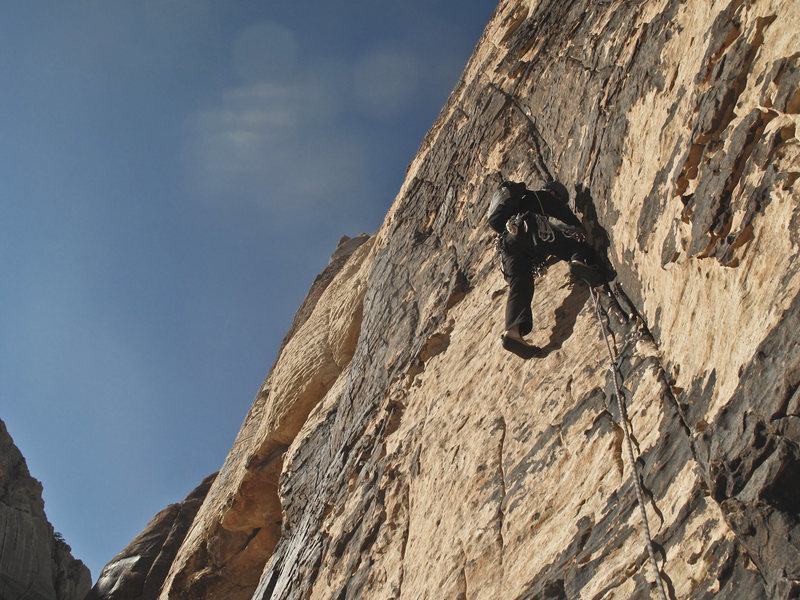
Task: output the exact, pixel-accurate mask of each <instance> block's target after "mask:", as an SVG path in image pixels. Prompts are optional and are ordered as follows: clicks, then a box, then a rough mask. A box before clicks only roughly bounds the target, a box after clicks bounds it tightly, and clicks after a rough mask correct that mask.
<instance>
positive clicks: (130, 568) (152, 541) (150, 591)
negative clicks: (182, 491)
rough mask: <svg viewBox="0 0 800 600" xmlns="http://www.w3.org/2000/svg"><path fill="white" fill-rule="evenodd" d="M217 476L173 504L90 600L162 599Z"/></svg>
mask: <svg viewBox="0 0 800 600" xmlns="http://www.w3.org/2000/svg"><path fill="white" fill-rule="evenodd" d="M216 476H217V474H216V473H214V474H213V475H209V476H208V477H206V478H205V479H204V480H203V482H202V483H201V484H200V485H199V486H198V487H197V488H196V489H194V490H193V491H192V492H191V493H190V494H189V495H188V496H186V498H185V499H184V500H183V502H180V503H177V504H170V505H169V506H168V507H167V508H165V509H164V510H162V511H161V512H160V513H158V514H157V515H156V516H155V517H153V519H152V520H151V521H150V523H148V524H147V527H146V528H145V530H144V531H143V532H142V533H140V534H139V535H138V536H136V538H135V539H134V540H133V541H132V542H131V543H130V544H128V546H127V547H126V548H125V549H124V550H123V551H122V552H120V553H119V554H118V555H117V556H115V557H114V558H113V559H112V560H111V562H109V563H108V564H107V565H106V566H105V567H103V570H102V571H101V572H100V576H99V577H98V578H97V583H95V585H94V587H93V588H92V590H91V591H90V592H89V594H88V595H87V596H86V600H97V599H99V598H107V599H109V600H112V599H113V600H133V599H134V598H141V599H145V598H150V599H154V598H157V597H158V593H159V591H160V589H161V584H162V583H164V579H165V578H166V576H167V573H168V572H169V568H170V565H171V564H172V561H173V560H174V559H175V555H176V554H177V552H178V548H179V547H180V545H181V543H182V542H183V539H184V538H185V537H186V532H187V531H188V530H189V526H190V525H191V524H192V521H193V520H194V517H195V515H196V514H197V510H198V509H199V508H200V505H201V504H202V503H203V500H204V499H205V497H206V494H207V493H208V489H209V488H210V487H211V484H212V483H213V482H214V479H215V478H216Z"/></svg>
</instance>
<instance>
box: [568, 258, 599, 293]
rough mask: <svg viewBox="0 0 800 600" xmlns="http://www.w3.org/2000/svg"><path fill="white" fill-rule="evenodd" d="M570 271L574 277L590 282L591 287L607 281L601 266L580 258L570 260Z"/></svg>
mask: <svg viewBox="0 0 800 600" xmlns="http://www.w3.org/2000/svg"><path fill="white" fill-rule="evenodd" d="M569 272H570V274H571V275H572V277H573V278H575V279H579V280H582V281H585V282H586V283H587V284H589V287H597V286H599V285H602V284H603V283H605V281H606V278H605V277H604V276H603V271H602V269H601V268H600V267H598V266H597V265H592V264H589V263H587V262H586V261H583V260H580V259H578V258H573V259H571V260H570V261H569Z"/></svg>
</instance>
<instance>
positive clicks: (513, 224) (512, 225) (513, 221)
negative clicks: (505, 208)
mask: <svg viewBox="0 0 800 600" xmlns="http://www.w3.org/2000/svg"><path fill="white" fill-rule="evenodd" d="M506 231H507V232H508V233H510V234H511V235H517V233H519V227H518V226H517V218H516V217H511V218H510V219H509V220H508V221H506Z"/></svg>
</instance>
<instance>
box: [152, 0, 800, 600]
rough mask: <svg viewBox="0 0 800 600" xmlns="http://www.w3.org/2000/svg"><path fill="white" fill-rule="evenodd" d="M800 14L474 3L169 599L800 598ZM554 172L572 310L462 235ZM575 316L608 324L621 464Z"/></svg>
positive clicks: (746, 4) (752, 7) (261, 399)
mask: <svg viewBox="0 0 800 600" xmlns="http://www.w3.org/2000/svg"><path fill="white" fill-rule="evenodd" d="M798 31H800V11H798V10H797V7H796V3H795V2H794V0H751V1H747V0H725V1H714V0H708V1H702V2H701V1H700V0H686V1H678V0H653V1H651V2H629V1H622V0H606V1H602V2H601V1H596V2H589V1H579V0H574V1H566V2H562V1H558V2H557V1H555V0H551V1H545V0H543V1H539V2H537V1H533V0H530V1H524V0H503V1H501V2H500V4H499V5H498V8H497V10H496V12H495V15H494V17H493V18H492V20H491V21H490V23H489V24H488V26H487V28H486V31H485V32H484V34H483V36H482V38H481V40H480V42H479V43H478V45H477V47H476V49H475V52H474V54H473V56H472V58H471V59H470V62H469V63H468V65H467V68H466V70H465V72H464V75H463V77H462V79H461V81H460V82H459V84H458V85H457V87H456V88H455V90H454V91H453V93H452V95H451V97H450V99H449V100H448V102H447V104H446V105H445V107H444V108H443V110H442V112H441V114H440V116H439V119H438V120H437V122H436V123H435V125H434V127H433V128H432V129H431V131H430V132H429V133H428V135H427V136H426V138H425V140H424V141H423V144H422V146H421V148H420V151H419V153H418V155H417V157H416V158H415V160H414V161H413V163H412V164H411V165H410V166H409V168H408V171H407V178H406V181H405V183H404V184H403V186H402V188H401V190H400V192H399V194H398V196H397V199H396V201H395V203H394V205H393V206H392V208H391V210H390V211H389V213H388V215H387V216H386V219H385V221H384V223H383V225H382V226H381V228H380V229H379V231H378V232H377V233H376V234H375V235H373V236H372V237H371V238H370V239H369V240H368V241H366V242H364V243H362V244H361V245H359V246H358V248H356V249H354V250H353V251H352V253H351V254H349V255H348V256H347V258H346V260H345V259H344V257H343V256H340V257H339V258H340V260H339V261H338V263H337V267H336V269H335V272H332V271H331V272H329V273H328V274H327V276H325V277H324V278H323V279H322V280H321V281H323V283H322V284H320V285H318V286H316V289H314V290H313V292H312V294H311V299H310V301H309V303H307V304H306V305H305V307H304V309H303V311H302V316H301V318H299V319H298V320H296V322H295V325H294V326H293V330H292V332H291V333H290V335H289V336H287V339H286V340H285V343H284V346H283V349H282V352H281V353H280V356H279V358H278V360H277V361H276V363H275V365H274V366H273V368H272V370H271V372H270V374H269V376H268V378H267V380H266V382H265V383H264V385H263V387H262V389H261V391H260V392H259V394H258V396H257V398H256V400H255V402H254V404H253V407H252V408H251V410H250V413H249V414H248V416H247V419H246V420H245V422H244V424H243V426H242V429H241V431H240V433H239V436H238V437H237V439H236V442H235V443H234V446H233V448H232V450H231V452H230V454H229V455H228V457H227V459H226V460H225V463H224V465H223V467H222V469H221V471H220V474H219V476H218V477H217V479H216V481H215V482H214V484H213V485H212V487H211V490H210V491H209V494H208V496H207V497H206V500H205V502H204V503H203V506H202V507H201V508H200V510H199V512H198V514H197V517H196V518H195V520H194V522H193V524H192V527H191V529H190V531H189V533H188V534H187V536H186V539H185V541H184V543H183V545H182V546H181V548H180V550H179V552H178V554H177V556H176V559H175V561H174V562H173V563H172V566H171V568H170V571H169V574H168V576H167V578H166V580H165V582H164V585H163V587H162V589H161V592H160V595H159V598H161V600H172V599H176V600H177V599H179V598H198V599H199V598H208V599H212V598H230V599H234V600H235V599H238V598H242V599H246V598H252V599H254V600H268V599H271V600H275V599H278V598H280V599H301V598H302V599H331V600H346V599H356V598H370V599H390V598H393V599H413V600H417V599H425V598H429V599H431V600H433V599H437V600H438V599H441V598H453V599H467V598H481V599H497V600H508V599H517V600H522V599H532V598H648V597H656V595H655V594H656V592H655V588H654V587H653V586H654V582H655V577H656V575H655V574H654V573H653V572H652V571H651V570H650V569H649V564H648V558H647V552H646V549H645V543H646V540H645V536H644V531H643V528H642V526H641V523H640V521H639V516H638V512H637V507H636V494H635V493H634V485H633V478H632V477H633V474H634V466H635V472H638V473H639V475H640V476H641V481H642V485H643V488H644V492H645V498H646V502H645V504H646V506H645V508H646V510H647V515H648V523H649V528H650V530H651V532H652V535H653V541H654V547H655V550H656V553H657V559H658V566H659V569H660V574H659V575H658V576H659V577H660V578H661V580H662V582H663V585H664V588H665V589H666V590H667V594H668V596H669V597H670V598H697V599H699V598H731V599H733V598H742V599H758V598H798V597H800V551H799V550H798V547H799V546H800V516H799V515H798V513H799V512H800V505H798V500H797V498H799V497H800V392H798V383H800V346H799V345H798V340H799V339H800V293H799V292H800V262H799V261H798V249H799V247H800V234H798V230H799V228H798V226H799V225H800V192H799V191H798V183H797V180H798V178H800V160H798V156H799V154H800V144H799V143H798V139H797V125H798V120H800V116H799V114H798V113H800V90H799V89H798V83H799V82H800V39H799V38H798V33H797V32H798ZM500 172H502V174H503V176H505V177H506V178H512V179H517V180H522V181H526V182H527V183H528V184H529V186H535V185H537V184H542V183H543V182H545V181H548V180H551V179H557V180H560V181H561V182H563V183H564V184H566V185H567V186H568V187H569V188H570V189H571V190H574V192H573V202H574V205H575V208H576V210H577V211H578V212H579V214H580V215H581V217H582V220H583V222H584V225H585V227H586V229H587V231H588V232H589V235H590V240H591V241H592V243H594V244H595V246H596V247H597V248H598V249H599V250H600V251H602V252H603V253H604V254H605V256H607V258H608V262H609V267H610V268H611V269H613V270H614V272H615V274H616V279H615V281H614V282H613V285H612V289H613V291H614V297H615V298H616V301H615V300H614V298H612V296H609V295H604V296H602V297H601V298H600V301H599V305H598V310H597V311H595V308H594V304H593V302H592V300H591V299H590V296H589V291H588V289H586V288H585V287H584V286H583V285H582V284H576V283H574V282H571V281H570V279H569V276H568V272H567V269H566V267H565V266H564V265H563V264H558V263H557V264H553V265H551V267H550V268H549V270H548V272H547V274H546V275H544V276H542V277H540V278H539V279H537V284H536V295H535V298H534V306H533V309H534V315H535V319H536V323H535V326H534V332H533V333H532V334H531V340H532V341H533V342H534V343H536V344H538V345H540V346H543V347H544V348H545V350H546V351H545V356H544V357H542V358H539V359H535V360H531V361H527V362H525V361H521V360H519V359H517V358H516V357H514V356H512V355H509V354H507V353H505V352H504V351H503V350H502V348H501V347H500V344H499V333H500V332H501V330H502V314H503V306H504V302H505V284H504V282H503V280H502V276H501V275H500V273H499V271H498V269H497V266H496V262H495V259H494V253H493V249H492V235H491V233H490V231H489V230H488V227H486V225H485V214H486V209H487V205H488V198H489V195H490V192H491V191H492V190H493V188H494V187H495V186H496V185H497V184H498V183H499V181H500V176H499V173H500ZM598 318H599V319H600V320H602V321H603V322H604V323H606V324H607V327H608V328H609V330H610V332H611V336H612V337H611V341H610V343H611V345H612V346H613V351H614V352H615V354H616V364H617V365H618V370H619V372H620V375H621V378H622V385H623V393H624V402H625V405H626V411H625V412H626V414H627V419H628V420H629V423H630V427H631V429H632V432H633V436H634V439H633V442H634V446H635V452H636V463H635V465H631V464H630V462H629V461H628V460H627V459H626V452H625V449H624V448H625V440H624V432H623V427H622V419H623V418H626V417H625V415H621V414H620V411H619V410H618V409H617V408H616V407H615V403H614V402H613V400H612V396H613V394H612V390H613V385H612V378H611V375H610V371H609V364H608V363H609V361H608V358H607V355H606V343H605V341H604V338H603V336H602V335H601V327H600V324H599V322H598Z"/></svg>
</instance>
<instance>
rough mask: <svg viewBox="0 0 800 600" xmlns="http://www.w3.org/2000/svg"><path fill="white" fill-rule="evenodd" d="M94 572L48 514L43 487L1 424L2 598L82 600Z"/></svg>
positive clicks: (0, 541)
mask: <svg viewBox="0 0 800 600" xmlns="http://www.w3.org/2000/svg"><path fill="white" fill-rule="evenodd" d="M91 585H92V582H91V576H90V574H89V569H87V568H86V566H84V564H83V563H82V562H81V561H79V560H76V559H74V558H73V557H72V555H71V550H70V547H69V546H68V545H67V544H66V543H65V542H64V540H63V539H62V538H61V537H60V536H59V535H57V534H56V533H55V531H54V530H53V526H52V525H50V523H49V522H48V520H47V517H46V515H45V513H44V501H43V500H42V486H41V484H40V483H39V482H38V481H37V480H36V479H34V478H33V477H31V476H30V473H29V472H28V467H27V465H26V464H25V459H24V458H23V457H22V454H21V453H20V451H19V450H18V449H17V447H16V446H15V445H14V441H13V440H12V439H11V436H10V435H9V433H8V431H7V430H6V426H5V423H3V422H2V421H0V598H2V599H3V600H6V599H8V600H14V599H16V598H27V599H29V600H81V599H82V598H83V597H84V596H85V595H86V592H87V591H88V590H89V588H90V587H91Z"/></svg>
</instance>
